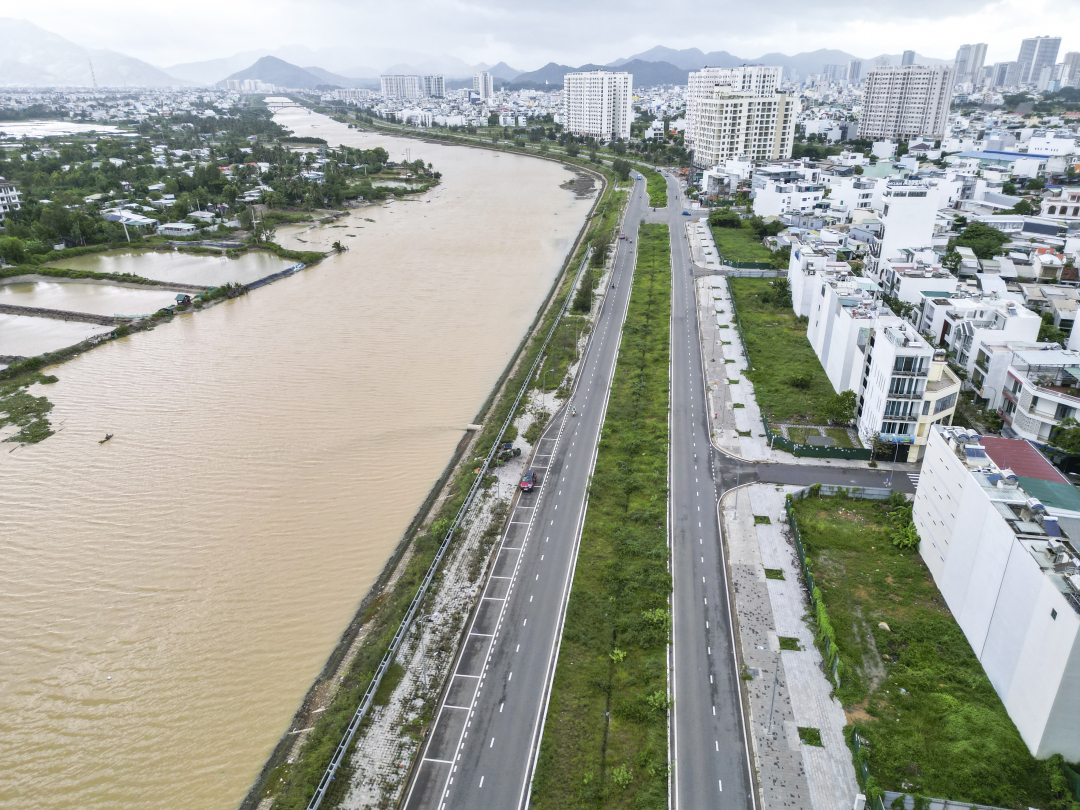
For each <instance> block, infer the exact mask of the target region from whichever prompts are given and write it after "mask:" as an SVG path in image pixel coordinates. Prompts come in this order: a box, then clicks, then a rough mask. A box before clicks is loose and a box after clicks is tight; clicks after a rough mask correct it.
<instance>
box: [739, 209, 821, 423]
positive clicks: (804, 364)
mask: <svg viewBox="0 0 1080 810" xmlns="http://www.w3.org/2000/svg"><path fill="white" fill-rule="evenodd" d="M719 230H723V229H722V228H721V229H719ZM728 284H729V286H730V287H731V297H732V299H733V300H734V301H735V309H736V311H737V312H738V314H739V320H740V321H741V322H742V328H743V334H744V335H745V336H746V350H747V353H748V354H749V356H750V364H751V366H750V368H749V369H747V372H746V376H747V377H748V378H749V379H750V381H751V382H753V383H754V394H755V396H756V398H757V402H758V405H760V406H761V409H762V410H763V411H765V412H766V413H768V414H769V420H770V421H771V422H777V421H779V422H802V423H804V424H809V425H824V424H826V423H827V422H828V419H827V418H826V416H825V413H824V410H823V409H824V406H825V403H826V402H828V401H829V400H830V399H831V398H832V397H833V396H835V395H836V392H835V391H833V387H832V383H830V382H829V378H828V377H826V376H825V370H824V369H823V368H822V367H821V363H819V362H818V359H817V355H816V354H814V350H813V348H812V347H811V346H810V341H808V340H807V339H806V325H805V323H804V322H803V321H801V320H800V319H798V318H796V317H795V313H794V311H792V309H791V307H790V306H777V305H776V304H774V303H771V302H768V301H766V300H765V297H767V296H768V295H769V294H770V292H771V290H772V289H773V288H772V285H771V281H770V279H764V278H732V279H729V281H728Z"/></svg>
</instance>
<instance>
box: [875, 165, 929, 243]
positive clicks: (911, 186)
mask: <svg viewBox="0 0 1080 810" xmlns="http://www.w3.org/2000/svg"><path fill="white" fill-rule="evenodd" d="M938 208H939V205H938V195H937V192H936V190H934V189H931V187H930V185H929V184H928V183H925V182H922V181H914V180H912V181H907V180H890V181H889V182H888V183H886V184H885V187H884V189H883V190H882V192H881V224H882V226H883V228H884V232H883V233H882V236H881V254H880V257H879V258H882V259H892V258H897V257H899V256H901V255H902V254H901V251H902V250H904V249H905V248H910V249H915V248H924V247H930V246H931V244H932V243H933V237H934V223H935V222H936V221H937V212H938Z"/></svg>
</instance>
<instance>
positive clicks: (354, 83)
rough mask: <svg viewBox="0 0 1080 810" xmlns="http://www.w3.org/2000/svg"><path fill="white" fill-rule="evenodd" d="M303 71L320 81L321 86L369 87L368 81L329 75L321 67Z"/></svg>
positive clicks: (312, 67)
mask: <svg viewBox="0 0 1080 810" xmlns="http://www.w3.org/2000/svg"><path fill="white" fill-rule="evenodd" d="M304 70H306V71H307V72H308V73H310V74H312V75H313V76H316V77H318V78H319V79H321V80H322V81H321V84H332V85H334V86H336V87H368V86H370V85H371V80H370V79H350V78H349V77H348V76H339V75H338V74H337V73H331V72H330V71H329V70H323V69H322V68H321V67H314V66H310V65H309V66H308V67H305V68H304Z"/></svg>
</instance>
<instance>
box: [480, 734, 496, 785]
mask: <svg viewBox="0 0 1080 810" xmlns="http://www.w3.org/2000/svg"><path fill="white" fill-rule="evenodd" d="M494 747H495V738H494V737H492V738H491V742H490V743H488V748H494ZM481 778H483V777H481ZM481 787H483V785H481Z"/></svg>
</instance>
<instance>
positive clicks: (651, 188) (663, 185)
mask: <svg viewBox="0 0 1080 810" xmlns="http://www.w3.org/2000/svg"><path fill="white" fill-rule="evenodd" d="M634 168H635V169H637V170H638V171H639V172H641V173H642V175H644V176H645V190H646V191H647V192H649V205H651V206H652V207H653V208H666V207H667V180H665V179H664V175H662V174H660V172H658V171H656V169H650V168H649V167H648V166H642V165H641V164H640V163H635V164H634Z"/></svg>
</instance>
